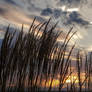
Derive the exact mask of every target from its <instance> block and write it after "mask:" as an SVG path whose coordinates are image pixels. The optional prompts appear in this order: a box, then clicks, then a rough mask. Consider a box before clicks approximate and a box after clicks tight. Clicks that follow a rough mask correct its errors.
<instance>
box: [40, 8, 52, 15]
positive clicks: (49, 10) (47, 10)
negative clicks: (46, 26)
mask: <svg viewBox="0 0 92 92" xmlns="http://www.w3.org/2000/svg"><path fill="white" fill-rule="evenodd" d="M51 14H53V10H52V9H51V8H46V9H43V10H42V12H41V15H43V16H49V15H51Z"/></svg>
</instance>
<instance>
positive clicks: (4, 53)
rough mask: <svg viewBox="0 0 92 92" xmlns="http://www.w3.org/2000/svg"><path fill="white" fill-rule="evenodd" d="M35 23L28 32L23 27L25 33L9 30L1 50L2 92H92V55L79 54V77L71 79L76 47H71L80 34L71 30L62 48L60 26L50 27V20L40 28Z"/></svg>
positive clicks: (0, 75)
mask: <svg viewBox="0 0 92 92" xmlns="http://www.w3.org/2000/svg"><path fill="white" fill-rule="evenodd" d="M35 21H36V19H34V20H33V23H32V24H31V26H30V29H29V30H28V32H27V33H25V32H24V31H23V26H22V28H21V31H17V30H16V31H15V30H14V31H13V32H10V31H9V26H8V28H7V31H6V33H5V36H4V39H3V41H2V44H1V48H0V92H64V91H67V92H82V91H84V92H86V91H88V92H92V53H90V55H88V54H85V55H82V53H81V51H80V50H79V51H78V52H76V53H75V54H76V56H75V58H76V59H75V62H76V65H75V71H76V78H75V77H74V78H73V79H71V78H72V75H73V74H75V71H74V70H72V63H73V62H74V61H72V60H71V56H72V52H73V51H74V50H75V45H76V44H74V45H73V46H71V47H70V48H69V47H68V44H69V42H70V40H71V38H72V37H73V35H74V34H75V33H76V32H74V33H73V32H72V28H71V29H70V30H69V32H68V33H67V34H66V37H65V38H64V41H63V42H62V44H61V45H60V44H59V43H58V42H57V39H58V37H59V36H60V35H61V34H62V32H57V30H55V28H56V26H57V23H56V24H55V25H54V26H52V27H50V28H48V27H49V24H50V19H49V20H48V21H46V22H44V23H40V24H38V25H35ZM70 34H72V35H70ZM67 49H68V55H67V57H66V52H67ZM83 54H84V53H83ZM83 56H85V59H84V57H83ZM83 72H84V75H83V76H82V75H81V74H82V73H83ZM82 77H84V78H82ZM76 81H77V82H76ZM55 90H56V91H55Z"/></svg>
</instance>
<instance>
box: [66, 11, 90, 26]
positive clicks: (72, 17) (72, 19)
mask: <svg viewBox="0 0 92 92" xmlns="http://www.w3.org/2000/svg"><path fill="white" fill-rule="evenodd" d="M72 23H77V24H79V25H82V26H85V25H88V24H89V22H88V21H86V20H84V19H83V18H81V15H80V14H79V13H78V12H72V13H70V14H69V18H68V19H67V22H66V23H65V24H67V25H68V24H72Z"/></svg>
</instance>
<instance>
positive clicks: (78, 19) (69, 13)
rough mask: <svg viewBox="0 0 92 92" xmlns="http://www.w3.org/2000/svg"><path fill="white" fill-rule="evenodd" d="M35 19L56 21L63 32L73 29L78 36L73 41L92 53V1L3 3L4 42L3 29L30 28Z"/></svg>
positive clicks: (0, 2) (0, 34) (22, 0)
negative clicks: (9, 27)
mask: <svg viewBox="0 0 92 92" xmlns="http://www.w3.org/2000/svg"><path fill="white" fill-rule="evenodd" d="M34 16H36V17H37V23H39V22H42V21H44V20H48V19H49V18H50V17H51V18H52V23H56V22H57V21H59V23H58V27H59V29H61V30H63V31H65V32H68V31H69V29H70V28H71V27H72V26H73V32H74V31H77V33H76V34H75V35H74V37H73V38H72V42H76V44H77V47H81V48H83V49H85V50H89V51H90V50H91V51H92V0H0V30H1V31H0V39H1V38H2V37H3V30H5V28H6V27H7V26H8V24H11V26H12V27H11V30H12V29H13V28H16V27H21V24H25V27H26V28H28V27H29V25H30V24H31V22H32V20H33V18H34Z"/></svg>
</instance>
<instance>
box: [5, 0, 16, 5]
mask: <svg viewBox="0 0 92 92" xmlns="http://www.w3.org/2000/svg"><path fill="white" fill-rule="evenodd" d="M4 1H5V2H6V3H10V4H13V5H17V4H16V3H15V2H14V1H13V0H4Z"/></svg>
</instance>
